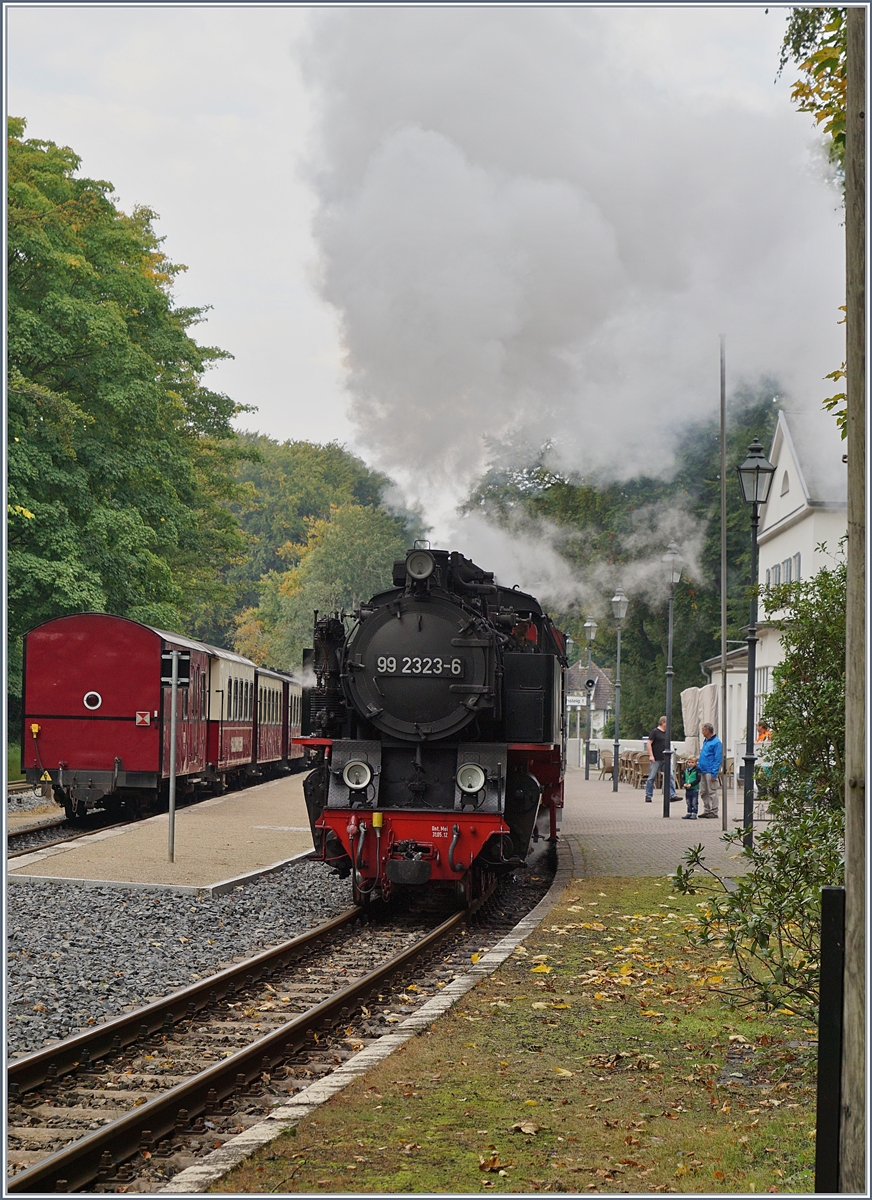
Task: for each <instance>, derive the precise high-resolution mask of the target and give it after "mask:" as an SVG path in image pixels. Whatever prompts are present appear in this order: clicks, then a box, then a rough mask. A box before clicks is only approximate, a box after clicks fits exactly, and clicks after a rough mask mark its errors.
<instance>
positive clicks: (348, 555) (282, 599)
mask: <svg viewBox="0 0 872 1200" xmlns="http://www.w3.org/2000/svg"><path fill="white" fill-rule="evenodd" d="M407 544H408V543H407V535H406V531H405V528H404V524H403V521H402V520H401V519H400V518H398V517H393V516H391V515H390V514H389V513H387V512H385V511H384V510H383V509H380V508H376V507H374V506H369V507H364V506H363V505H360V504H344V505H340V506H334V507H333V508H331V510H330V513H329V516H328V517H326V518H319V517H313V518H309V520H308V521H307V522H306V542H305V544H302V545H298V546H294V547H293V557H294V559H295V565H294V566H293V567H291V568H290V570H287V571H283V572H280V571H271V572H269V573H268V574H267V575H266V576H265V578H264V579H263V581H262V583H261V600H260V604H259V605H258V606H257V607H252V608H250V609H247V610H246V611H245V612H243V613H242V614H241V616H240V617H239V619H238V623H237V624H238V632H237V636H236V649H237V650H238V651H240V653H242V654H247V655H248V656H249V657H251V658H254V659H256V660H257V661H258V662H264V663H270V664H272V665H273V666H276V667H281V668H284V669H294V668H297V667H299V666H300V664H301V662H302V654H303V650H304V649H305V647H307V646H310V645H311V644H312V622H313V612H314V610H315V609H317V610H318V611H320V612H333V611H339V612H342V611H346V612H348V611H351V610H352V609H353V608H355V607H356V606H358V605H359V604H360V603H361V602H362V601H365V600H368V599H369V598H370V597H371V596H373V595H375V594H376V593H377V592H380V591H384V590H385V589H386V588H389V587H390V586H391V576H392V567H393V563H394V561H395V560H396V559H398V558H402V556H403V554H404V552H405V550H406V548H407Z"/></svg>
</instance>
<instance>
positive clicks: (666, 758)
mask: <svg viewBox="0 0 872 1200" xmlns="http://www.w3.org/2000/svg"><path fill="white" fill-rule="evenodd" d="M660 561H661V562H662V563H663V564H664V566H665V567H666V579H667V582H668V584H669V637H668V640H667V654H666V749H665V750H664V751H663V815H664V817H668V816H669V812H670V805H671V803H672V676H673V674H674V672H673V670H672V614H673V607H674V601H675V585H676V584H677V583H678V581H679V579H680V578H681V568H682V567H683V566H684V559H683V558H682V557H681V553H680V551H679V549H678V547H677V546H676V544H675V542H670V543H669V546H668V548H667V550H666V553H665V554H664V555H663V558H662V559H661V560H660Z"/></svg>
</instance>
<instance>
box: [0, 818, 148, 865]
mask: <svg viewBox="0 0 872 1200" xmlns="http://www.w3.org/2000/svg"><path fill="white" fill-rule="evenodd" d="M67 820H69V818H68V817H65V816H64V817H56V818H54V819H53V820H50V821H44V822H43V824H42V825H26V826H22V827H21V828H20V829H9V830H7V833H6V845H7V847H8V846H9V843H10V842H12V841H13V840H14V839H15V838H17V837H24V836H25V834H28V833H39V831H40V830H42V829H54V828H55V827H56V826H57V825H63V824H64V822H65V821H67ZM130 824H132V822H131V821H116V822H115V824H114V825H97V826H95V827H94V828H93V829H82V830H80V832H79V833H71V834H70V836H69V837H65V838H58V839H57V841H55V842H40V843H39V845H37V846H30V847H29V848H28V849H26V850H9V849H7V851H6V857H7V858H21V856H22V855H23V854H36V852H37V851H38V850H51V848H52V847H53V846H65V845H66V844H67V842H77V841H78V840H79V838H85V837H90V836H91V834H93V833H107V832H108V831H109V830H110V829H124V828H125V827H126V826H128V825H130Z"/></svg>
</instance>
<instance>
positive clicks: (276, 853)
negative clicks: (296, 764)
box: [7, 775, 312, 895]
mask: <svg viewBox="0 0 872 1200" xmlns="http://www.w3.org/2000/svg"><path fill="white" fill-rule="evenodd" d="M303 779H304V776H303V775H286V776H284V777H283V778H281V779H272V780H270V781H269V782H268V783H261V784H257V785H256V786H254V787H250V788H245V789H244V790H243V791H239V792H228V793H227V794H226V795H225V796H216V797H213V798H211V799H209V800H202V801H200V803H199V804H192V805H188V806H186V807H184V808H179V809H177V810H176V821H175V839H174V861H173V862H170V861H169V852H168V841H169V815H168V814H167V813H160V814H158V815H157V816H154V817H148V818H147V819H146V820H144V821H137V822H136V823H134V824H131V825H124V826H121V827H120V828H116V829H105V830H99V831H97V832H96V833H92V834H89V835H87V836H86V837H81V838H78V839H77V840H76V841H74V842H68V843H66V844H64V845H61V846H54V847H49V848H47V849H44V850H34V851H33V853H32V854H23V855H22V856H21V857H20V858H14V859H12V860H10V862H9V866H8V873H7V879H8V881H9V883H10V884H14V883H16V882H19V881H23V880H27V879H45V880H48V879H58V880H63V881H64V882H67V883H70V882H74V883H80V884H88V883H91V884H98V883H99V884H101V885H103V886H112V885H113V884H114V885H116V886H123V887H131V886H133V887H145V888H156V889H163V888H168V889H170V890H172V891H179V892H186V893H196V894H199V895H204V894H205V895H219V894H220V893H221V892H224V891H229V890H230V889H231V888H233V887H238V886H239V885H240V884H242V883H244V882H245V880H246V879H250V878H253V877H257V876H258V875H263V874H265V873H266V872H268V871H273V870H276V869H277V868H278V867H281V866H283V865H284V864H285V863H287V862H289V861H290V860H291V859H293V858H296V857H298V856H300V855H303V854H307V853H309V851H310V850H311V849H312V835H311V832H310V830H309V818H308V815H307V813H306V804H305V801H304V799H303ZM57 811H59V810H57Z"/></svg>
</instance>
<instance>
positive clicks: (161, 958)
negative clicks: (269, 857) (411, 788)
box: [6, 862, 351, 1054]
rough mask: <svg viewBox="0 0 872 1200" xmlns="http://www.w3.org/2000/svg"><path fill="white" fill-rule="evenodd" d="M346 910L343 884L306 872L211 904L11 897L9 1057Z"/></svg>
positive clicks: (288, 873)
mask: <svg viewBox="0 0 872 1200" xmlns="http://www.w3.org/2000/svg"><path fill="white" fill-rule="evenodd" d="M350 903H351V888H350V886H349V883H348V880H340V879H338V878H337V877H336V876H335V875H332V874H331V873H330V872H329V870H328V869H327V868H325V867H324V866H323V865H322V864H319V863H307V862H301V863H296V864H293V865H290V866H287V867H285V868H283V869H282V870H281V871H276V872H274V873H273V874H270V875H264V876H262V877H261V878H260V879H257V880H254V881H252V882H251V883H248V884H246V885H245V887H240V888H236V889H235V890H234V891H232V892H228V893H226V894H225V895H222V896H217V897H214V898H212V899H193V898H192V897H191V896H182V895H178V894H175V893H172V892H163V893H160V894H159V895H155V893H154V892H142V891H135V890H133V889H130V890H126V889H122V888H82V887H77V886H75V885H73V884H69V885H67V884H63V883H40V882H34V883H28V884H21V885H16V886H15V887H10V888H7V896H6V935H7V945H8V970H7V994H6V995H7V1017H8V1046H9V1053H11V1054H22V1053H29V1052H31V1051H34V1050H39V1049H41V1048H42V1046H43V1045H45V1044H47V1043H48V1042H51V1041H55V1040H56V1039H58V1038H64V1037H69V1036H70V1034H72V1033H76V1032H77V1031H78V1030H80V1029H83V1028H86V1027H87V1026H89V1025H94V1024H95V1023H97V1022H99V1021H102V1020H105V1019H106V1018H107V1017H112V1016H117V1015H118V1014H120V1013H121V1012H123V1011H124V1010H125V1009H126V1008H128V1007H130V1006H136V1005H139V1004H143V1003H145V1002H146V1001H147V1000H150V999H152V998H154V997H157V996H162V995H166V994H168V993H169V992H172V991H176V990H177V989H178V988H181V987H185V986H187V985H188V984H189V983H193V982H195V981H196V980H198V979H200V978H202V977H203V976H205V975H208V974H209V973H210V972H212V971H214V970H217V969H218V968H219V967H220V966H222V965H227V964H229V963H230V962H233V961H236V960H238V959H241V958H246V957H248V956H249V955H251V954H255V953H257V951H258V950H261V949H263V948H264V947H266V946H272V945H276V944H277V943H279V942H282V941H285V940H287V939H288V938H291V937H294V936H295V935H296V934H298V933H302V932H304V931H305V930H306V929H310V928H311V927H312V926H313V925H316V924H318V923H320V922H321V921H326V920H328V919H329V918H330V917H332V916H334V915H336V914H337V913H339V912H341V911H343V910H344V909H346V908H348V907H349V905H350Z"/></svg>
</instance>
